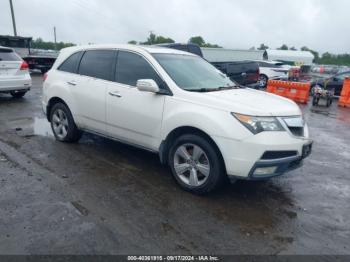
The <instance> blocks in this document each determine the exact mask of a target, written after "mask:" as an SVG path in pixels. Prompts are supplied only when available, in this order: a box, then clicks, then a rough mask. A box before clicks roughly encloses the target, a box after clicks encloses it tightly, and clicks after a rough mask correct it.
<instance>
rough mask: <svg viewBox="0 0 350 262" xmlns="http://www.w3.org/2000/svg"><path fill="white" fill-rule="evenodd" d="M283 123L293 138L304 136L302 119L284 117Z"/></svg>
mask: <svg viewBox="0 0 350 262" xmlns="http://www.w3.org/2000/svg"><path fill="white" fill-rule="evenodd" d="M283 121H284V123H285V124H286V126H287V128H288V129H289V131H290V132H291V133H292V134H293V135H294V136H304V120H303V118H302V117H285V118H283Z"/></svg>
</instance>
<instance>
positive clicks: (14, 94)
mask: <svg viewBox="0 0 350 262" xmlns="http://www.w3.org/2000/svg"><path fill="white" fill-rule="evenodd" d="M26 93H27V91H12V92H11V93H10V94H11V96H12V97H14V98H22V97H23V96H24V95H25V94H26Z"/></svg>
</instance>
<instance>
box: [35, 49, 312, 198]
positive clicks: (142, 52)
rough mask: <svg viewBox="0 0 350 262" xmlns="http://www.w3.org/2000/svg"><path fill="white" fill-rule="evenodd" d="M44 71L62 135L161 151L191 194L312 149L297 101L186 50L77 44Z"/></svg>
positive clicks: (49, 109)
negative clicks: (242, 81)
mask: <svg viewBox="0 0 350 262" xmlns="http://www.w3.org/2000/svg"><path fill="white" fill-rule="evenodd" d="M45 77H46V80H45V82H44V87H43V99H42V105H43V109H44V111H45V113H46V115H47V118H48V120H49V121H50V122H51V127H52V130H53V133H54V135H55V137H56V139H57V140H58V141H62V142H75V141H78V140H79V139H80V137H81V133H82V131H87V132H91V133H95V134H99V135H102V136H105V137H108V138H112V139H115V140H118V141H122V142H124V143H127V144H131V145H134V146H137V147H140V148H144V149H147V150H149V151H152V152H155V153H157V154H159V157H160V160H161V162H162V163H164V164H167V165H169V166H170V168H171V171H172V174H173V176H174V178H175V179H176V181H177V182H178V184H179V185H180V186H181V187H182V188H183V189H185V190H188V191H191V192H194V193H198V194H203V193H207V192H209V191H212V190H214V189H216V188H218V187H219V186H220V185H221V184H222V183H223V182H224V181H225V180H226V179H227V178H229V179H230V180H231V181H235V180H236V179H250V180H259V179H267V178H270V177H274V176H277V175H281V174H283V173H284V172H286V171H288V170H290V169H293V168H296V167H298V166H300V165H301V164H302V160H303V159H304V158H305V157H307V156H308V155H309V154H310V152H311V143H312V141H311V140H310V139H309V133H308V127H307V125H306V123H305V122H304V120H303V117H302V114H301V111H300V109H299V107H298V106H297V105H296V104H295V103H294V102H293V101H291V100H289V99H285V98H281V97H279V96H276V95H272V94H268V93H265V92H261V91H257V90H253V89H249V88H240V87H239V86H237V85H236V84H235V83H234V82H233V81H231V80H230V79H229V78H228V77H227V76H225V75H224V74H222V73H221V72H219V71H218V70H217V69H216V68H215V67H214V66H212V65H211V64H209V63H208V62H206V61H205V60H204V59H202V58H200V57H198V56H196V55H193V54H190V53H187V52H182V51H178V50H174V49H169V48H160V47H144V46H133V45H90V46H81V47H71V48H66V49H63V50H62V52H61V53H60V56H59V57H58V59H57V60H56V62H55V64H54V66H53V67H52V69H51V70H50V71H49V72H48V73H47V75H46V76H45Z"/></svg>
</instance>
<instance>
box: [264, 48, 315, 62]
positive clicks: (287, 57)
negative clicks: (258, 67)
mask: <svg viewBox="0 0 350 262" xmlns="http://www.w3.org/2000/svg"><path fill="white" fill-rule="evenodd" d="M263 58H264V60H270V61H281V62H284V63H286V64H290V65H311V64H312V63H313V60H314V58H315V57H314V55H313V54H312V53H311V52H309V51H293V50H272V49H267V50H265V52H264V55H263Z"/></svg>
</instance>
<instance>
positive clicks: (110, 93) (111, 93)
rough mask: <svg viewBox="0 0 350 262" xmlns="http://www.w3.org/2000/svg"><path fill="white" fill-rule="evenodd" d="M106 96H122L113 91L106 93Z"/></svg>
mask: <svg viewBox="0 0 350 262" xmlns="http://www.w3.org/2000/svg"><path fill="white" fill-rule="evenodd" d="M108 94H109V95H110V96H115V97H119V98H120V97H122V95H121V94H119V93H118V92H116V91H114V92H108Z"/></svg>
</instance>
